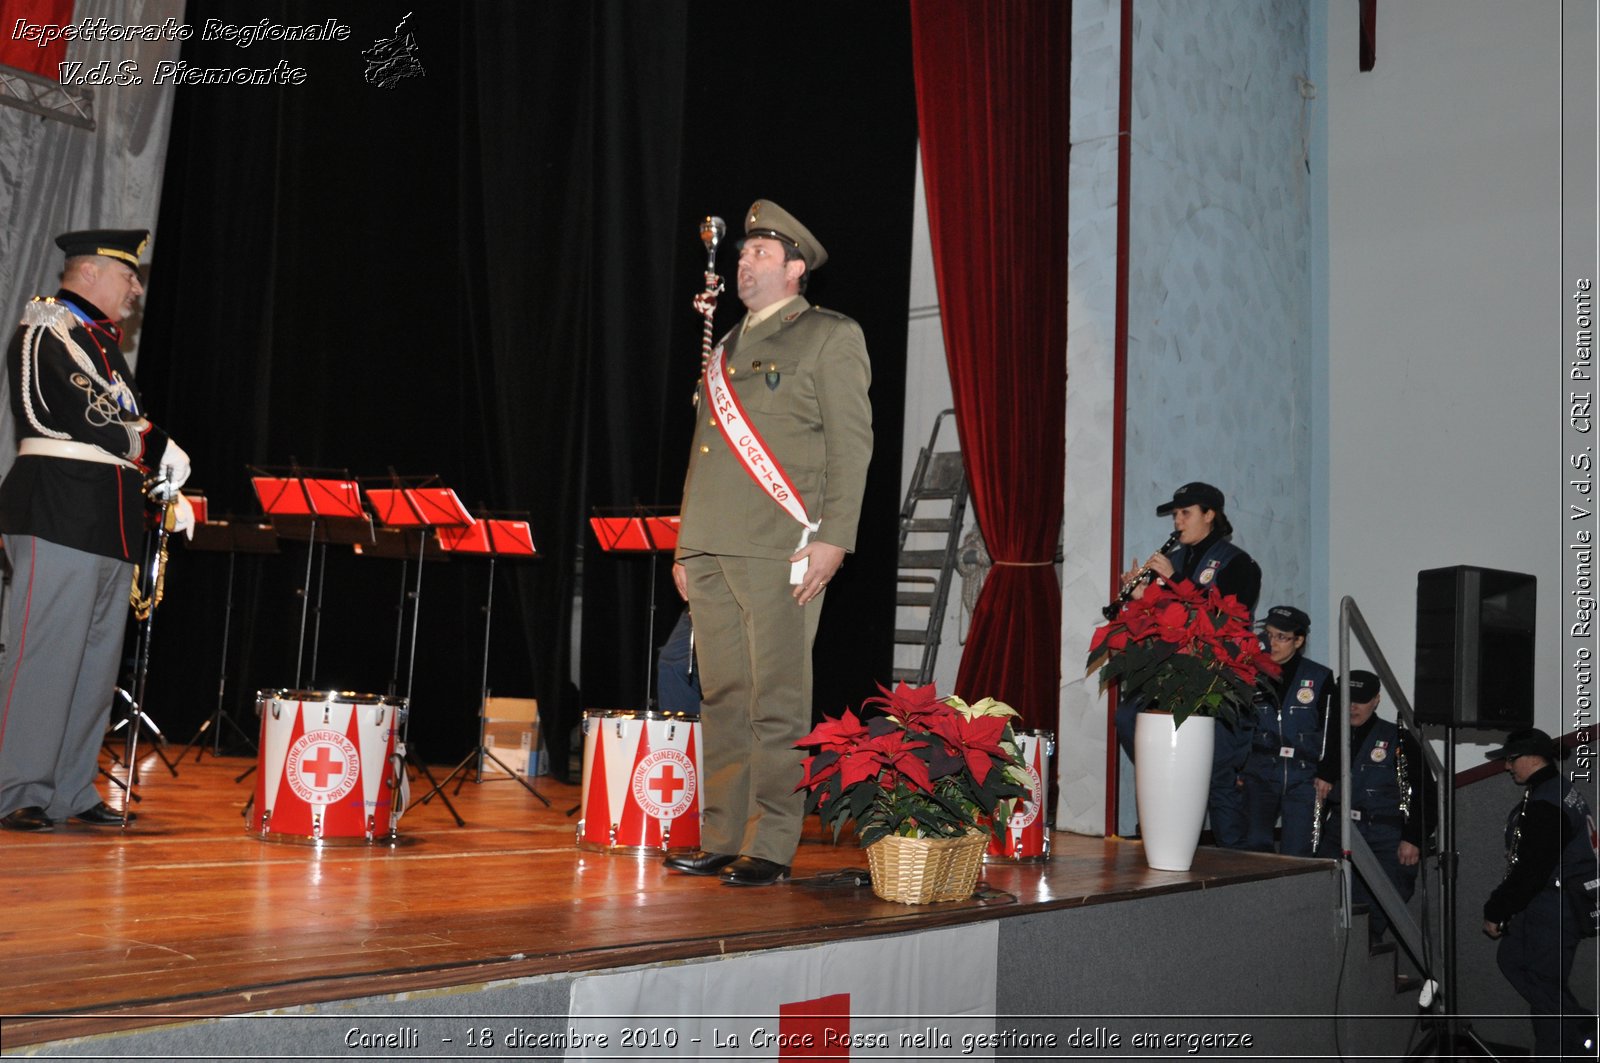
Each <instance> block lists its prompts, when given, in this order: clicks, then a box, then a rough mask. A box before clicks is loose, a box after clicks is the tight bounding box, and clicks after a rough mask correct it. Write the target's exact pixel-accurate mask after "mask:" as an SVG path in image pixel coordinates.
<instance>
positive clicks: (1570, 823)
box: [1483, 727, 1596, 1059]
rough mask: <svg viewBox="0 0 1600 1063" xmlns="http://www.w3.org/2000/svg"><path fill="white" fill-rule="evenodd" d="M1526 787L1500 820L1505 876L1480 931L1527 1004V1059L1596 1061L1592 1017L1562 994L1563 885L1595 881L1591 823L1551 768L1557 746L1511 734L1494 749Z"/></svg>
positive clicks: (1568, 907) (1577, 796) (1575, 934)
mask: <svg viewBox="0 0 1600 1063" xmlns="http://www.w3.org/2000/svg"><path fill="white" fill-rule="evenodd" d="M1485 758H1486V759H1488V760H1503V761H1505V764H1506V771H1508V772H1510V773H1511V777H1512V778H1513V779H1515V780H1516V781H1517V785H1519V786H1522V787H1525V789H1524V791H1523V795H1522V801H1521V802H1520V803H1519V804H1518V805H1517V807H1516V808H1514V809H1512V810H1511V815H1510V816H1509V817H1508V818H1507V820H1506V877H1505V879H1504V880H1503V881H1502V882H1501V883H1500V885H1499V886H1497V887H1495V890H1494V892H1493V893H1491V894H1489V899H1488V901H1486V902H1485V903H1484V906H1483V932H1484V933H1485V934H1487V935H1489V937H1491V938H1494V939H1496V940H1497V941H1499V942H1500V950H1499V952H1498V953H1497V955H1496V957H1495V958H1496V961H1497V962H1498V963H1499V965H1500V972H1501V973H1502V974H1504V975H1505V976H1506V981H1508V982H1510V983H1511V988H1513V989H1515V990H1516V991H1517V994H1518V995H1519V996H1521V997H1522V999H1523V1000H1526V1001H1527V1002H1528V1011H1529V1014H1530V1017H1531V1018H1532V1019H1533V1048H1534V1054H1535V1055H1538V1056H1541V1057H1545V1058H1550V1059H1554V1058H1558V1057H1559V1054H1560V1053H1561V1052H1563V1051H1565V1052H1566V1053H1568V1054H1570V1055H1572V1056H1580V1055H1581V1056H1583V1057H1584V1058H1587V1059H1593V1058H1594V1050H1595V1040H1594V1038H1595V1025H1594V1013H1593V1012H1592V1011H1589V1010H1588V1009H1586V1008H1585V1007H1584V1006H1583V1005H1582V1004H1580V1003H1579V1002H1578V998H1577V997H1575V996H1574V995H1573V993H1572V990H1571V989H1570V988H1569V987H1568V986H1567V980H1568V979H1569V978H1570V977H1571V976H1572V961H1573V958H1574V957H1575V956H1576V955H1577V951H1578V940H1579V938H1580V937H1581V936H1582V935H1581V934H1580V932H1579V921H1580V919H1581V918H1583V917H1584V916H1586V915H1588V913H1580V912H1579V911H1578V910H1577V907H1576V906H1575V905H1573V904H1572V903H1571V901H1570V900H1569V899H1568V895H1567V893H1566V892H1565V891H1564V890H1563V887H1562V883H1563V882H1569V881H1570V882H1572V883H1581V882H1585V881H1587V880H1589V879H1592V878H1593V877H1594V876H1595V870H1596V869H1595V855H1594V843H1593V838H1592V835H1591V832H1592V831H1593V830H1594V820H1593V818H1592V817H1591V815H1590V811H1589V804H1588V802H1587V801H1585V800H1584V797H1583V795H1582V794H1581V793H1579V792H1578V789H1577V787H1570V788H1569V787H1567V786H1566V784H1565V782H1564V781H1563V780H1562V778H1561V774H1560V772H1558V771H1557V770H1556V766H1555V761H1556V746H1555V743H1554V742H1552V741H1551V740H1550V736H1549V735H1547V734H1545V733H1544V732H1543V731H1541V730H1539V729H1537V728H1533V727H1530V728H1527V729H1526V730H1521V731H1514V732H1512V733H1511V734H1510V735H1509V736H1508V737H1507V739H1506V744H1505V745H1504V746H1503V747H1501V748H1500V749H1496V750H1492V751H1490V752H1489V753H1487V754H1485Z"/></svg>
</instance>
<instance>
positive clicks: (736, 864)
mask: <svg viewBox="0 0 1600 1063" xmlns="http://www.w3.org/2000/svg"><path fill="white" fill-rule="evenodd" d="M788 877H789V868H788V866H787V865H786V864H775V863H773V862H772V861H771V860H763V859H761V857H759V856H741V857H739V859H737V860H735V861H733V863H731V864H729V865H728V866H727V867H725V868H723V869H722V884H723V885H724V886H770V885H772V884H773V883H774V882H777V881H778V880H779V879H785V878H788Z"/></svg>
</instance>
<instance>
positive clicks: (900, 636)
mask: <svg viewBox="0 0 1600 1063" xmlns="http://www.w3.org/2000/svg"><path fill="white" fill-rule="evenodd" d="M894 641H895V642H896V643H897V644H899V645H903V646H926V645H927V644H928V629H927V628H925V627H909V628H907V627H897V628H895V629H894Z"/></svg>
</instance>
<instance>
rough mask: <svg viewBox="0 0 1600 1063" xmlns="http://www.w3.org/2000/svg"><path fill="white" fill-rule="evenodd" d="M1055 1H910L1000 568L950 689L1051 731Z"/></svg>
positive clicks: (966, 412) (1056, 298)
mask: <svg viewBox="0 0 1600 1063" xmlns="http://www.w3.org/2000/svg"><path fill="white" fill-rule="evenodd" d="M1071 13H1072V8H1071V4H1070V3H1067V2H1065V0H985V2H984V3H972V2H971V0H912V4H911V27H912V49H913V58H914V61H915V63H916V80H917V112H918V122H919V125H920V127H921V134H922V166H923V181H924V183H925V185H926V188H927V196H928V218H929V227H930V229H931V231H932V238H933V256H934V265H935V270H936V273H937V277H938V285H939V306H940V315H941V318H942V320H943V323H944V341H945V351H946V357H947V358H948V360H949V363H950V380H951V385H952V388H953V390H954V392H955V408H956V423H957V426H958V428H959V430H960V433H961V450H962V453H963V455H964V458H965V462H966V468H967V478H968V480H969V481H970V483H971V486H972V500H973V505H974V506H975V508H976V511H977V517H978V523H979V525H980V526H981V527H982V528H983V534H984V539H985V541H986V542H987V543H988V547H989V553H990V555H991V556H992V557H993V559H994V562H995V565H994V568H993V569H992V570H991V571H990V573H989V578H988V581H987V582H986V583H985V584H984V588H983V594H982V595H981V596H980V597H979V598H978V604H977V608H976V611H975V612H974V614H973V618H972V628H971V632H970V634H969V636H968V639H967V647H966V653H965V654H964V655H963V656H962V659H961V671H960V674H959V675H958V676H957V679H956V692H957V693H959V694H960V695H961V696H962V697H964V698H966V699H968V700H969V701H970V700H973V699H975V698H980V697H985V696H991V697H996V698H999V699H1000V700H1002V701H1005V702H1007V703H1009V704H1010V705H1011V706H1012V707H1014V708H1015V709H1016V710H1017V711H1018V712H1020V713H1021V714H1022V718H1023V720H1024V721H1025V724H1026V726H1027V727H1029V728H1044V729H1048V730H1054V729H1055V726H1056V716H1057V704H1058V700H1059V688H1060V671H1061V663H1060V658H1061V652H1060V649H1061V588H1060V585H1059V584H1058V582H1057V579H1056V573H1055V568H1054V565H1053V564H1052V561H1053V559H1054V557H1055V549H1056V541H1057V537H1058V533H1059V529H1060V526H1061V495H1062V482H1063V474H1064V464H1065V455H1064V429H1065V420H1066V376H1067V354H1066V347H1067V275H1066V274H1067V148H1068V142H1067V100H1068V96H1067V89H1068V85H1067V74H1068V68H1069V65H1070V55H1071V51H1070V47H1069V45H1070V25H1071Z"/></svg>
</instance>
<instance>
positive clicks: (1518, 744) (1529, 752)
mask: <svg viewBox="0 0 1600 1063" xmlns="http://www.w3.org/2000/svg"><path fill="white" fill-rule="evenodd" d="M1529 756H1534V757H1543V758H1544V759H1546V760H1555V759H1556V743H1555V740H1554V739H1552V738H1551V737H1550V736H1549V735H1547V734H1545V733H1544V732H1543V731H1541V730H1539V729H1538V728H1537V727H1525V728H1523V729H1522V730H1520V731H1512V732H1511V733H1510V734H1508V735H1506V744H1505V745H1503V746H1501V747H1500V748H1499V749H1491V750H1489V752H1487V753H1485V754H1484V755H1483V759H1484V760H1510V759H1511V758H1512V757H1529Z"/></svg>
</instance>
